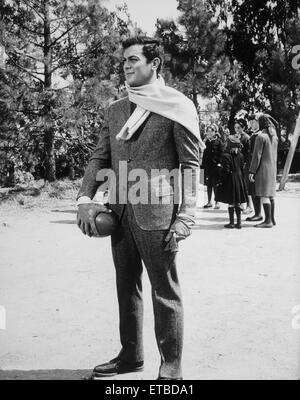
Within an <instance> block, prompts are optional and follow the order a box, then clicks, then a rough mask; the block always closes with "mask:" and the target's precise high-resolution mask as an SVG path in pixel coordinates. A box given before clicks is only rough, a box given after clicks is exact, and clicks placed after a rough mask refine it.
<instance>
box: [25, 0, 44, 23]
mask: <svg viewBox="0 0 300 400" xmlns="http://www.w3.org/2000/svg"><path fill="white" fill-rule="evenodd" d="M23 3H25V4H26V5H27V6H28V7H29V8H30V9H31V10H32V11H34V12H35V13H36V15H37V16H38V17H40V18H41V19H42V20H43V21H44V20H45V19H44V17H43V16H42V15H41V14H40V13H39V12H38V11H37V10H36V8H35V7H36V4H34V6H32V5H31V4H30V1H29V0H23Z"/></svg>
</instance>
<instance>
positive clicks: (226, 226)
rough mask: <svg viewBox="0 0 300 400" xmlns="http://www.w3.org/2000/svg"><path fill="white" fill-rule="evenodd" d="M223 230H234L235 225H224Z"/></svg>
mask: <svg viewBox="0 0 300 400" xmlns="http://www.w3.org/2000/svg"><path fill="white" fill-rule="evenodd" d="M224 228H227V229H234V228H235V225H234V224H226V225H224Z"/></svg>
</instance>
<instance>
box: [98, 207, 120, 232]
mask: <svg viewBox="0 0 300 400" xmlns="http://www.w3.org/2000/svg"><path fill="white" fill-rule="evenodd" d="M95 225H96V228H97V232H98V235H99V237H105V236H110V235H111V234H112V233H113V232H114V231H115V229H116V228H117V226H118V217H117V215H116V214H115V213H114V212H110V213H105V212H100V213H99V214H97V215H96V218H95Z"/></svg>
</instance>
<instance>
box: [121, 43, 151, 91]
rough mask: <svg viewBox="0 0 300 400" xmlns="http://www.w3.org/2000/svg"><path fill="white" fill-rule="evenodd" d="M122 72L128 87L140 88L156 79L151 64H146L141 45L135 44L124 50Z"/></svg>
mask: <svg viewBox="0 0 300 400" xmlns="http://www.w3.org/2000/svg"><path fill="white" fill-rule="evenodd" d="M123 63H124V64H123V70H124V73H125V78H126V82H127V84H128V85H129V86H142V85H147V84H149V83H152V82H153V81H154V80H155V79H156V71H155V70H153V69H152V67H153V64H152V62H149V63H148V60H147V58H146V57H145V56H144V54H143V45H140V44H135V45H133V46H130V47H128V49H125V50H124V58H123Z"/></svg>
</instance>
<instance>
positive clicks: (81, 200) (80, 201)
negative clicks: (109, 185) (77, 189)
mask: <svg viewBox="0 0 300 400" xmlns="http://www.w3.org/2000/svg"><path fill="white" fill-rule="evenodd" d="M89 203H93V201H92V199H91V198H90V197H88V196H81V197H79V198H78V200H77V202H76V205H77V206H80V205H81V204H89Z"/></svg>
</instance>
